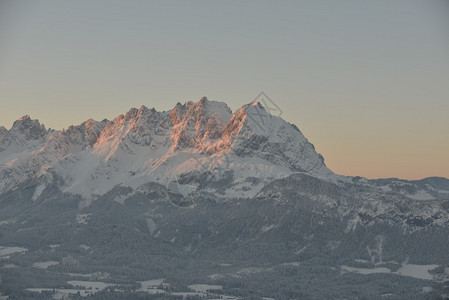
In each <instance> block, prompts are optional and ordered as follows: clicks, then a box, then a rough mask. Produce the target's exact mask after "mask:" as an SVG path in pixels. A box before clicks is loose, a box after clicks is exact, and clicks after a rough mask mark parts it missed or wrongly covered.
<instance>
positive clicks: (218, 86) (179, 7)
mask: <svg viewBox="0 0 449 300" xmlns="http://www.w3.org/2000/svg"><path fill="white" fill-rule="evenodd" d="M448 32H449V1H444V0H435V1H417V0H411V1H406V0H401V1H395V0H392V1H387V0H380V1H360V0H357V1H355V0H354V1H137V0H133V1H110V0H107V1H106V0H105V1H99V0H89V1H86V0H81V1H56V0H55V1H48V0H41V1H26V0H23V1H16V0H11V1H8V0H3V1H1V2H0V103H1V110H0V125H3V126H5V127H7V128H9V127H10V126H11V124H12V122H13V121H14V120H15V119H17V118H19V117H20V116H22V115H24V114H30V115H31V116H32V117H33V118H38V119H39V120H40V121H41V122H43V123H44V124H46V125H47V127H48V126H49V127H52V128H56V129H60V128H64V127H67V126H68V125H70V124H79V123H81V122H82V121H84V120H86V119H88V118H90V117H93V118H95V119H98V120H101V119H103V118H109V119H112V118H113V117H115V116H116V115H118V114H120V113H124V112H126V111H127V110H128V109H129V108H131V107H139V106H140V105H142V104H145V105H146V106H149V107H155V108H156V109H158V110H168V109H170V108H172V107H173V106H174V105H175V103H176V102H178V101H181V102H183V101H186V100H191V101H197V100H198V99H199V98H201V97H202V96H208V98H209V99H212V100H217V101H225V102H227V103H228V104H229V105H230V106H231V108H233V109H235V108H237V107H239V106H241V105H243V104H245V103H248V102H250V101H252V100H253V98H254V97H255V96H256V95H257V94H258V93H259V92H260V91H265V92H266V93H267V94H268V95H269V96H270V97H271V98H272V99H273V100H274V101H275V102H276V103H277V104H278V105H279V106H280V107H281V108H282V109H283V111H284V113H283V116H282V117H283V118H285V119H286V120H288V121H289V122H292V123H295V124H297V125H298V126H299V128H300V129H301V130H302V131H303V132H304V134H305V135H306V136H307V137H308V138H309V140H310V141H311V142H312V143H314V144H315V146H316V148H317V150H318V151H319V152H321V153H322V154H323V155H324V157H325V159H326V162H327V164H328V166H329V167H331V168H332V169H333V170H334V171H336V172H337V173H342V174H346V175H362V176H368V177H390V176H398V177H403V178H421V177H425V176H431V175H439V176H446V177H449V158H448V157H449V154H448V153H449V121H448V119H449V118H448V115H449V88H448V86H449V82H448V81H449V34H448Z"/></svg>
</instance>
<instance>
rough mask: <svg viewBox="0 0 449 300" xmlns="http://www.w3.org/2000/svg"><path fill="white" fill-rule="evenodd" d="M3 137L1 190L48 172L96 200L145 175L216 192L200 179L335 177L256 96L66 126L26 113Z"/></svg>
mask: <svg viewBox="0 0 449 300" xmlns="http://www.w3.org/2000/svg"><path fill="white" fill-rule="evenodd" d="M0 142H1V144H0V164H1V165H0V174H1V175H0V193H2V192H5V191H7V190H9V189H11V188H13V187H14V186H16V185H17V184H20V183H21V182H24V181H26V180H27V179H30V178H35V177H45V176H47V177H54V176H57V177H58V178H60V179H62V182H63V186H62V187H61V189H62V190H63V191H65V192H69V193H73V194H80V195H82V196H84V197H86V198H91V199H92V198H95V197H97V196H98V195H103V194H105V193H106V192H108V191H109V190H111V189H112V188H113V187H115V186H117V185H120V186H130V187H132V188H134V189H135V188H137V187H139V186H140V185H142V184H144V183H147V182H159V183H162V184H163V185H170V184H171V186H175V185H176V189H177V191H178V192H180V193H181V194H184V195H186V194H189V193H191V192H192V191H194V190H197V189H198V188H200V187H204V190H209V191H210V192H216V189H214V188H213V187H211V185H210V184H209V185H205V184H204V183H201V182H199V179H198V178H202V179H203V180H206V181H209V182H214V181H215V182H216V181H219V180H223V179H227V180H228V181H232V186H231V185H230V186H229V188H226V189H225V190H224V191H222V193H221V194H223V196H227V197H248V196H253V195H255V194H256V193H257V192H258V191H259V190H260V189H261V188H262V187H263V185H264V184H266V183H268V182H269V181H272V180H275V179H279V178H283V177H286V176H288V175H290V174H292V173H294V172H305V173H308V174H311V175H313V176H318V177H321V178H330V177H332V176H334V174H333V173H332V171H330V170H329V169H328V168H327V167H326V165H325V164H324V160H323V158H322V156H321V155H320V154H318V153H317V152H316V151H315V149H314V147H313V145H312V144H311V143H310V142H309V141H308V140H307V139H306V138H305V137H304V135H303V134H302V133H301V132H300V131H299V129H298V128H297V127H296V126H294V125H291V124H289V123H287V122H286V121H284V120H283V119H281V118H279V117H276V116H272V115H270V114H269V113H268V112H267V111H266V110H265V109H264V108H263V106H262V105H261V104H260V103H258V102H252V103H250V104H247V105H244V106H243V107H241V108H239V109H238V110H236V111H235V112H234V113H232V111H231V109H230V108H229V107H228V106H227V105H226V104H225V103H222V102H216V101H209V100H208V99H207V98H206V97H203V98H202V99H201V100H200V101H198V102H196V103H193V102H186V103H184V104H181V103H177V104H176V105H175V107H174V108H173V109H172V110H171V111H164V112H158V111H156V110H155V109H154V108H153V109H148V108H147V107H145V106H142V107H140V109H136V108H132V109H131V110H129V111H128V112H127V113H126V114H125V115H120V116H118V117H116V118H115V119H114V120H112V121H108V120H103V121H101V122H97V121H94V120H92V119H90V120H87V121H86V122H84V123H82V124H81V125H78V126H70V127H69V128H67V129H65V130H61V131H54V130H46V129H45V126H44V125H41V124H40V123H39V121H37V120H32V119H31V118H30V117H29V116H24V117H22V118H21V119H19V120H17V121H16V122H15V123H14V125H13V126H12V128H11V129H10V130H9V131H8V130H6V129H5V128H1V129H0ZM199 174H205V175H204V176H203V177H199V176H198V175H199ZM47 181H48V180H47Z"/></svg>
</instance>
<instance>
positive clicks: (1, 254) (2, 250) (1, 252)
mask: <svg viewBox="0 0 449 300" xmlns="http://www.w3.org/2000/svg"><path fill="white" fill-rule="evenodd" d="M27 251H28V249H27V248H22V247H5V246H0V260H1V259H8V258H9V255H11V254H14V253H25V252H27Z"/></svg>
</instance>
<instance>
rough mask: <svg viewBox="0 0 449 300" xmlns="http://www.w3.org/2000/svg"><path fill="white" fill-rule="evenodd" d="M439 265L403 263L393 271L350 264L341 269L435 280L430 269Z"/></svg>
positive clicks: (360, 272)
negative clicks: (357, 266) (350, 265)
mask: <svg viewBox="0 0 449 300" xmlns="http://www.w3.org/2000/svg"><path fill="white" fill-rule="evenodd" d="M437 267H438V265H414V264H402V265H401V267H400V268H399V269H398V270H397V271H395V272H392V271H391V270H390V269H388V268H386V267H377V268H372V269H370V268H356V267H349V266H345V265H343V266H341V267H340V269H341V270H342V274H344V273H346V272H350V273H358V274H363V275H369V274H376V273H385V274H396V275H401V276H408V277H413V278H417V279H424V280H435V276H434V275H433V274H431V273H429V271H431V270H433V269H435V268H437Z"/></svg>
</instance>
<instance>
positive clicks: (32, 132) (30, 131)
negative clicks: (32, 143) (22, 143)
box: [9, 115, 47, 140]
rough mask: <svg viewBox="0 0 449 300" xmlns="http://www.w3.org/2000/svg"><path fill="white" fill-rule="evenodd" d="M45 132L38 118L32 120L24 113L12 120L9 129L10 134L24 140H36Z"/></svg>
mask: <svg viewBox="0 0 449 300" xmlns="http://www.w3.org/2000/svg"><path fill="white" fill-rule="evenodd" d="M46 133H47V130H46V128H45V126H44V125H43V124H42V125H41V124H40V123H39V121H38V120H33V119H31V117H30V116H29V115H24V116H23V117H21V118H20V119H18V120H17V121H15V122H14V124H13V125H12V127H11V129H10V130H9V134H10V136H13V137H16V138H18V139H21V138H23V139H24V140H38V139H40V138H43V137H44V136H45V135H46Z"/></svg>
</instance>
